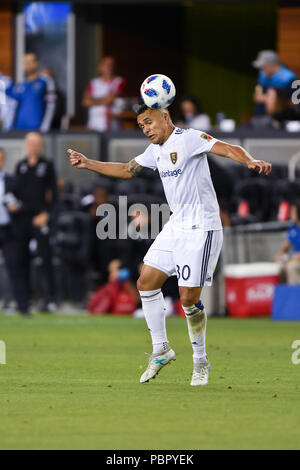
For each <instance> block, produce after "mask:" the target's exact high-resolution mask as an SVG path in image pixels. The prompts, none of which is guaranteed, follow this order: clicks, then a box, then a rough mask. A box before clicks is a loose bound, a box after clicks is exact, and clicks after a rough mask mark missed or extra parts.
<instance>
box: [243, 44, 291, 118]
mask: <svg viewBox="0 0 300 470" xmlns="http://www.w3.org/2000/svg"><path fill="white" fill-rule="evenodd" d="M252 65H253V67H255V68H256V69H258V70H259V73H258V78H257V84H256V87H255V92H254V96H253V99H254V102H255V111H254V114H255V115H265V114H266V109H265V99H266V93H267V91H268V89H269V88H276V89H280V90H283V91H285V92H286V93H287V95H288V96H289V97H291V95H292V93H293V91H294V89H293V88H292V83H293V81H294V80H296V79H297V76H296V74H295V73H294V72H293V71H292V70H290V69H288V68H287V67H286V66H285V65H283V64H281V63H280V61H279V58H278V55H277V54H276V52H275V51H272V50H264V51H260V52H259V54H258V56H257V58H256V60H255V61H254V62H252Z"/></svg>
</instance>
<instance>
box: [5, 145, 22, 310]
mask: <svg viewBox="0 0 300 470" xmlns="http://www.w3.org/2000/svg"><path fill="white" fill-rule="evenodd" d="M4 165H5V152H4V149H2V148H0V249H1V250H2V255H3V258H4V262H5V267H6V270H7V273H8V276H9V279H10V284H11V287H12V290H13V295H14V298H15V300H16V302H17V305H18V310H19V312H20V313H21V314H23V315H24V316H28V315H29V311H28V305H27V299H26V293H25V292H24V289H23V285H24V279H22V278H21V277H20V276H21V274H22V273H21V271H20V269H19V259H18V256H17V240H16V231H15V225H14V216H15V214H17V213H18V211H19V210H20V202H19V201H18V199H17V184H16V179H15V178H14V177H13V176H11V175H8V174H7V173H6V172H5V171H4V170H3V168H4Z"/></svg>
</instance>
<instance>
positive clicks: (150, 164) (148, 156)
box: [135, 145, 157, 170]
mask: <svg viewBox="0 0 300 470" xmlns="http://www.w3.org/2000/svg"><path fill="white" fill-rule="evenodd" d="M135 161H136V162H137V163H138V164H139V165H141V166H144V167H146V168H151V169H152V170H156V169H157V165H156V161H155V158H154V155H153V151H152V145H149V147H147V148H146V150H145V152H144V153H141V155H138V156H137V157H135Z"/></svg>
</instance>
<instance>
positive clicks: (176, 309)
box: [174, 299, 185, 318]
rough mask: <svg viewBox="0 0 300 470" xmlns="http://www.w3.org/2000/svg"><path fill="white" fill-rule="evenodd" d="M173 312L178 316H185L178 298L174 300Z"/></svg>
mask: <svg viewBox="0 0 300 470" xmlns="http://www.w3.org/2000/svg"><path fill="white" fill-rule="evenodd" d="M174 312H175V313H176V315H179V316H180V317H184V318H185V313H184V310H183V308H182V305H181V302H180V299H177V300H176V301H175V302H174Z"/></svg>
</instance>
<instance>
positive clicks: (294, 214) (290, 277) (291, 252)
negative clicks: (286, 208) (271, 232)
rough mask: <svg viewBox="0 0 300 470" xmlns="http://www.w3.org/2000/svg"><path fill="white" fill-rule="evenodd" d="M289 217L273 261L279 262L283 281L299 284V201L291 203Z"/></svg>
mask: <svg viewBox="0 0 300 470" xmlns="http://www.w3.org/2000/svg"><path fill="white" fill-rule="evenodd" d="M290 217H291V220H292V225H291V226H290V228H289V230H288V232H287V237H286V240H285V241H284V242H283V244H282V246H281V249H280V251H279V252H278V253H277V254H276V256H275V261H277V262H279V263H280V264H281V278H282V281H283V282H287V283H288V284H300V201H297V202H295V203H294V204H292V205H291V212H290Z"/></svg>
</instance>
